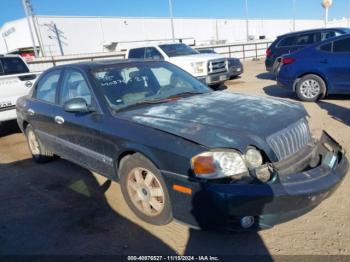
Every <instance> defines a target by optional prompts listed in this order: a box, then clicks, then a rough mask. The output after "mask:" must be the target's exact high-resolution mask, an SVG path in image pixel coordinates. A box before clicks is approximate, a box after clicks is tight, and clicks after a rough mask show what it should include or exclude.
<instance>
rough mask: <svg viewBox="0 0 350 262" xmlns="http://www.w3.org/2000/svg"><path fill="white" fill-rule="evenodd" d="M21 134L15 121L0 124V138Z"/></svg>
mask: <svg viewBox="0 0 350 262" xmlns="http://www.w3.org/2000/svg"><path fill="white" fill-rule="evenodd" d="M16 133H21V130H20V129H19V127H18V124H17V121H16V120H11V121H6V122H4V123H0V137H3V136H8V135H12V134H16Z"/></svg>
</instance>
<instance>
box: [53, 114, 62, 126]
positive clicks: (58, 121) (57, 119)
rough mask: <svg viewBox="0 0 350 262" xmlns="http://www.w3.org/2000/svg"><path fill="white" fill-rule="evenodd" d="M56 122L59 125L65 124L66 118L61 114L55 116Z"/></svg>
mask: <svg viewBox="0 0 350 262" xmlns="http://www.w3.org/2000/svg"><path fill="white" fill-rule="evenodd" d="M55 122H56V123H57V124H59V125H63V124H64V118H63V117H61V116H55Z"/></svg>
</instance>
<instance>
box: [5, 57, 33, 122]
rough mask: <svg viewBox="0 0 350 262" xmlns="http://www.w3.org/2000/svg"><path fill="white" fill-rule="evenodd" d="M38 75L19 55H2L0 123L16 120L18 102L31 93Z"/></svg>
mask: <svg viewBox="0 0 350 262" xmlns="http://www.w3.org/2000/svg"><path fill="white" fill-rule="evenodd" d="M36 78H37V75H36V74H33V73H31V72H30V71H29V68H28V66H27V64H26V63H25V61H24V60H23V59H22V58H21V57H20V56H17V55H6V56H4V55H0V123H1V122H5V121H8V120H13V119H16V100H17V99H18V98H19V97H21V96H23V95H26V94H28V93H29V91H30V89H31V87H32V86H33V83H34V81H35V79H36Z"/></svg>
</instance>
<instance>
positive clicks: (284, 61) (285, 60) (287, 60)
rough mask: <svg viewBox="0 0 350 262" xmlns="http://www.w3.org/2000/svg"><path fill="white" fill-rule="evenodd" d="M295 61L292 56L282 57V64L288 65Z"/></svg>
mask: <svg viewBox="0 0 350 262" xmlns="http://www.w3.org/2000/svg"><path fill="white" fill-rule="evenodd" d="M294 62H295V59H294V58H293V57H284V58H282V64H284V65H289V64H292V63H294Z"/></svg>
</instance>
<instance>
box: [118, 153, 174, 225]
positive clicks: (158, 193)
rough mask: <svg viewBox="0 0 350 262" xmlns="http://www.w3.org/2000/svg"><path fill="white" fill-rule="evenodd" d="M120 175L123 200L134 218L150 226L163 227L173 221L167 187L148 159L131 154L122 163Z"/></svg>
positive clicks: (137, 154)
mask: <svg viewBox="0 0 350 262" xmlns="http://www.w3.org/2000/svg"><path fill="white" fill-rule="evenodd" d="M119 176H120V187H121V190H122V193H123V196H124V199H125V201H126V203H127V204H128V206H129V208H130V209H131V210H132V211H133V212H134V214H135V215H136V216H137V217H139V218H140V219H141V220H143V221H146V222H147V223H150V224H153V225H166V224H169V223H170V222H171V221H172V219H173V216H172V209H171V202H170V197H169V193H168V190H167V187H166V185H165V182H164V179H163V177H162V175H161V173H160V171H159V170H158V169H157V168H156V167H155V166H154V164H153V163H152V162H151V161H150V160H148V159H147V158H146V157H144V156H143V155H141V154H139V153H136V154H133V155H131V156H130V157H128V159H127V160H125V161H123V162H122V163H121V166H120V168H119ZM146 178H147V179H146ZM147 180H148V181H147ZM152 192H154V194H155V195H154V196H152Z"/></svg>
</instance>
